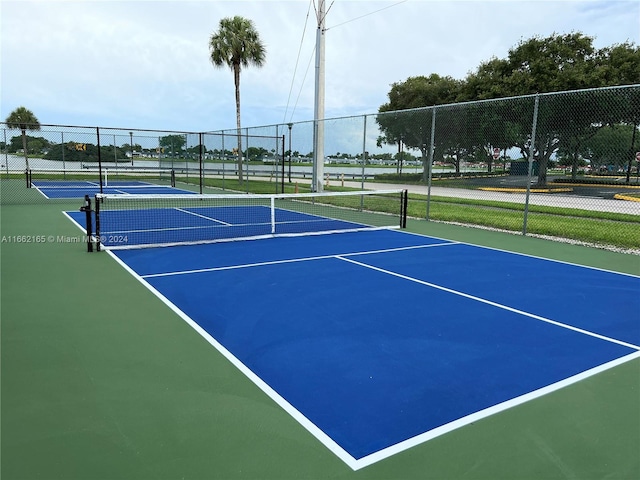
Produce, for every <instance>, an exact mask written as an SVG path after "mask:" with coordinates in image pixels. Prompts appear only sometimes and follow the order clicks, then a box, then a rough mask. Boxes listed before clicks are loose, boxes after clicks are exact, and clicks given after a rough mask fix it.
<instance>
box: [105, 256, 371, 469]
mask: <svg viewBox="0 0 640 480" xmlns="http://www.w3.org/2000/svg"><path fill="white" fill-rule="evenodd" d="M107 252H108V253H109V255H111V257H112V258H114V259H115V261H116V262H118V264H120V265H121V266H122V267H123V268H124V269H125V270H126V271H127V272H129V273H130V274H131V275H132V276H133V277H134V278H137V279H138V280H139V281H140V283H142V284H143V285H144V286H145V287H147V289H149V291H151V293H153V294H154V295H155V296H156V297H158V298H159V299H160V300H161V301H162V302H163V303H164V304H165V305H167V306H168V307H169V308H170V309H171V310H173V311H174V312H175V313H176V314H177V315H178V316H179V317H180V318H182V320H184V321H185V322H186V323H187V324H188V325H189V326H190V327H191V328H193V329H194V330H195V331H196V332H198V333H199V334H200V335H201V336H202V337H203V338H204V339H205V340H206V341H207V342H209V343H210V344H211V345H213V347H215V349H216V350H218V351H219V352H220V353H221V354H222V355H223V356H224V357H225V358H226V359H227V360H229V361H230V362H231V363H232V364H233V365H234V366H235V367H236V368H237V369H238V370H240V371H241V372H242V373H243V374H244V375H246V376H247V378H249V380H251V381H252V382H253V383H254V384H256V386H257V387H258V388H260V390H262V391H263V392H264V393H266V394H267V395H268V396H269V397H270V398H271V399H272V400H273V401H274V402H276V403H277V404H278V405H279V406H280V407H282V409H284V410H285V411H286V412H287V413H288V414H289V415H291V416H292V417H293V418H294V419H295V420H296V421H297V422H298V423H300V424H301V425H302V426H303V427H304V428H306V429H307V431H309V432H310V433H311V434H312V435H313V436H314V437H316V438H317V439H318V440H319V441H320V442H321V443H322V444H323V445H324V446H325V447H327V448H328V449H329V450H330V451H332V452H333V453H334V454H335V455H336V456H337V457H338V458H340V459H341V460H342V461H343V462H344V463H346V464H347V465H348V466H349V467H351V469H353V470H356V469H357V468H360V467H358V461H357V460H356V459H355V458H353V457H352V456H351V455H349V453H347V451H346V450H344V449H343V448H342V447H340V446H339V445H338V444H337V443H336V442H335V441H333V439H331V437H329V436H328V435H327V434H326V433H324V432H323V431H322V430H321V429H320V428H318V427H317V426H316V425H315V424H314V423H313V422H311V421H310V420H309V419H308V418H307V417H305V416H304V415H303V414H302V413H301V412H300V411H299V410H297V409H296V408H295V407H294V406H293V405H291V404H290V403H289V402H287V401H286V400H285V399H284V398H283V397H282V396H281V395H280V394H279V393H277V392H276V391H275V390H274V389H273V388H271V387H270V386H269V385H268V384H267V383H265V382H264V381H263V380H262V379H261V378H260V377H259V376H258V375H256V374H255V373H254V372H253V371H252V370H251V369H250V368H248V367H247V366H246V365H245V364H244V363H242V362H241V361H240V360H239V359H238V358H237V357H236V356H235V355H233V354H232V353H231V352H230V351H229V350H227V349H226V348H225V347H224V346H223V345H222V344H221V343H219V342H218V341H217V340H216V339H215V338H213V337H212V336H211V335H209V333H207V331H206V330H204V329H203V328H202V327H201V326H200V325H198V324H197V323H196V322H195V321H193V320H192V319H191V318H190V317H189V316H188V315H187V314H186V313H184V312H183V311H182V310H180V309H179V308H178V307H177V306H176V305H174V304H173V302H171V301H170V300H169V299H168V298H166V297H165V296H164V295H163V294H161V293H160V292H159V291H158V290H156V289H155V288H154V287H153V286H152V285H150V284H149V283H148V282H147V281H146V280H145V279H144V278H142V277H140V275H138V274H137V273H136V272H134V271H133V270H132V269H131V268H130V267H129V266H128V265H127V264H126V263H124V262H123V261H122V260H120V259H119V258H118V257H117V256H116V255H115V254H114V253H113V252H111V251H108V250H107Z"/></svg>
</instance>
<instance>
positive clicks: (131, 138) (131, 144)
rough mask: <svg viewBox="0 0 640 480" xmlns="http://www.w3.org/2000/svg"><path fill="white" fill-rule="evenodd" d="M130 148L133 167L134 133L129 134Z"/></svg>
mask: <svg viewBox="0 0 640 480" xmlns="http://www.w3.org/2000/svg"><path fill="white" fill-rule="evenodd" d="M129 138H130V142H129V148H130V149H131V166H132V167H133V132H129Z"/></svg>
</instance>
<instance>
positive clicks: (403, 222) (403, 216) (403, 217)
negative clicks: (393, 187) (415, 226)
mask: <svg viewBox="0 0 640 480" xmlns="http://www.w3.org/2000/svg"><path fill="white" fill-rule="evenodd" d="M400 202H401V204H400V228H407V205H408V202H409V191H408V190H403V191H402V193H401V194H400Z"/></svg>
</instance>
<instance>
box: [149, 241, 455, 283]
mask: <svg viewBox="0 0 640 480" xmlns="http://www.w3.org/2000/svg"><path fill="white" fill-rule="evenodd" d="M448 245H456V242H449V243H437V244H431V245H412V246H408V247H396V248H384V249H381V250H369V251H363V252H353V253H340V254H330V255H318V256H315V257H302V258H290V259H286V260H271V261H268V262H256V263H245V264H242V265H228V266H225V267H210V268H199V269H195V270H179V271H175V272H165V273H150V274H148V275H141V277H142V278H157V277H171V276H174V275H190V274H192V273H204V272H218V271H222V270H237V269H240V268H252V267H262V266H265V265H279V264H284V263H296V262H310V261H314V260H324V259H327V258H338V259H340V258H341V257H347V256H358V255H371V254H374V253H387V252H399V251H403V250H415V249H417V248H431V247H444V246H448Z"/></svg>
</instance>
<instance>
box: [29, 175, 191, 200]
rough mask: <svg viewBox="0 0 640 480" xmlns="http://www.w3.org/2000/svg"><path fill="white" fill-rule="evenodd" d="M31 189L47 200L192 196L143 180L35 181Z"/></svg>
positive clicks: (180, 190)
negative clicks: (100, 195) (98, 196)
mask: <svg viewBox="0 0 640 480" xmlns="http://www.w3.org/2000/svg"><path fill="white" fill-rule="evenodd" d="M30 183H31V187H32V188H35V189H36V190H38V191H39V192H40V193H41V194H42V195H43V196H44V197H45V198H58V199H60V198H83V197H84V196H85V195H89V196H91V197H93V196H94V195H96V194H98V193H105V194H125V195H126V194H138V195H169V194H176V193H182V194H191V193H193V192H190V191H188V190H182V189H179V188H175V187H172V186H170V185H156V184H153V183H149V182H146V181H142V180H112V181H109V182H103V185H102V187H101V186H100V181H99V180H96V181H90V180H33V181H31V182H30Z"/></svg>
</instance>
